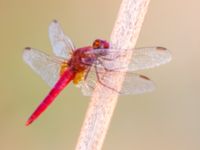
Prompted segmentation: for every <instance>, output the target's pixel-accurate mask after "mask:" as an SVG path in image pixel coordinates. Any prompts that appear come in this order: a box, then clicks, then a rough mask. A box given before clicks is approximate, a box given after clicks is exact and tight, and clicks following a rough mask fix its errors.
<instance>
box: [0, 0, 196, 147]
mask: <svg viewBox="0 0 200 150" xmlns="http://www.w3.org/2000/svg"><path fill="white" fill-rule="evenodd" d="M120 2H121V0H110V1H107V0H101V1H97V0H85V1H79V0H56V1H48V0H43V1H41V0H32V1H27V0H20V1H19V0H18V1H17V0H12V1H11V0H0V18H1V21H0V52H1V54H0V69H1V71H0V72H1V74H0V83H1V86H0V92H1V95H0V120H1V122H0V150H55V149H56V150H66V149H67V150H72V149H74V148H75V145H76V141H77V138H78V134H79V131H80V128H81V125H82V121H83V119H84V115H85V111H86V109H87V105H88V103H89V98H88V97H84V96H82V94H81V92H80V91H79V90H78V89H76V88H74V86H73V85H70V86H69V87H68V88H66V89H65V90H64V91H63V92H62V94H61V95H60V96H59V97H58V98H57V101H56V102H55V103H54V104H53V105H51V107H50V108H49V109H48V110H47V111H46V112H45V113H44V114H43V115H42V116H41V117H40V118H39V119H38V120H37V121H36V122H35V123H34V124H32V125H31V126H29V127H25V126H24V124H25V121H26V119H27V118H28V117H29V115H30V113H32V111H33V110H34V109H35V107H36V106H37V105H38V104H39V102H40V101H41V100H42V99H43V98H44V96H45V95H46V94H47V93H48V91H49V89H50V88H49V87H48V86H47V85H46V84H45V83H44V82H43V81H42V80H41V79H40V77H39V76H37V75H36V74H35V73H34V72H33V71H32V70H31V69H30V68H29V67H28V66H27V65H26V64H25V63H24V62H23V60H22V57H21V54H22V50H23V48H24V47H26V46H32V47H35V48H38V49H41V50H43V51H45V52H47V53H52V52H51V47H50V43H49V41H48V34H47V28H48V24H49V23H50V22H51V20H52V19H57V20H59V21H60V22H61V24H62V26H63V28H64V30H65V32H66V33H67V34H68V35H69V36H70V37H71V38H72V39H73V40H74V43H75V44H76V46H77V47H81V46H85V45H88V44H90V43H91V42H92V41H93V40H94V39H95V38H104V39H109V35H110V33H111V31H112V26H113V24H114V21H115V18H116V14H117V11H118V8H119V6H120ZM199 14H200V1H199V0H190V1H182V0H168V1H166V0H152V1H151V3H150V7H149V11H148V14H147V16H146V18H145V22H144V25H143V28H142V31H141V34H140V38H139V40H138V43H137V46H138V47H144V46H153V45H160V46H165V47H167V48H169V49H170V50H171V51H172V54H173V61H172V62H170V63H169V64H166V65H163V66H161V67H159V68H155V69H150V70H145V71H142V73H144V74H145V75H147V76H149V77H150V78H151V79H152V80H154V81H155V83H156V85H157V89H156V91H154V92H152V93H147V94H144V95H137V96H126V97H120V99H119V103H118V106H117V108H116V111H115V114H114V117H113V119H112V123H111V126H110V129H109V132H108V135H107V137H106V140H105V143H104V146H103V150H124V149H125V150H180V149H181V150H199V149H200V119H199V118H200V109H199V108H200V17H199Z"/></svg>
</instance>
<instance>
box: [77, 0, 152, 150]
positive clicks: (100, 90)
mask: <svg viewBox="0 0 200 150" xmlns="http://www.w3.org/2000/svg"><path fill="white" fill-rule="evenodd" d="M149 1H150V0H123V1H122V4H121V7H120V10H119V14H118V17H117V20H116V22H115V25H114V29H113V31H112V34H111V46H112V47H113V48H116V49H130V48H134V47H135V44H136V41H137V39H138V36H139V32H140V29H141V26H142V23H143V20H144V16H145V14H146V11H147V8H148V4H149ZM130 56H131V54H129V55H127V57H126V58H125V59H124V61H125V62H127V64H128V63H129V58H130ZM105 76H108V77H109V78H110V80H111V81H112V82H113V81H114V83H112V84H114V87H115V88H117V89H120V87H121V85H122V82H123V79H124V76H125V74H124V73H120V74H119V73H117V74H116V73H105ZM117 98H118V93H117V92H114V91H112V90H109V89H108V88H106V87H103V86H101V85H100V84H98V85H97V87H96V88H95V90H94V93H93V95H92V98H91V102H90V104H89V107H88V110H87V113H86V116H85V121H84V123H83V126H82V129H81V133H80V136H79V139H78V143H77V146H76V150H100V149H101V148H102V145H103V141H104V138H105V136H106V133H107V130H108V127H109V123H110V120H111V118H112V115H113V112H114V109H115V106H116V104H117Z"/></svg>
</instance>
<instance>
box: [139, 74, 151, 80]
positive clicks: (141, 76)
mask: <svg viewBox="0 0 200 150" xmlns="http://www.w3.org/2000/svg"><path fill="white" fill-rule="evenodd" d="M140 78H143V79H145V80H150V79H149V78H148V77H146V76H143V75H140Z"/></svg>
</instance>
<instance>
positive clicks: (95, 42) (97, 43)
mask: <svg viewBox="0 0 200 150" xmlns="http://www.w3.org/2000/svg"><path fill="white" fill-rule="evenodd" d="M92 47H93V48H94V49H97V48H100V47H101V42H100V40H95V41H94V42H93V45H92Z"/></svg>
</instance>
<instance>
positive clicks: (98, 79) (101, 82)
mask: <svg viewBox="0 0 200 150" xmlns="http://www.w3.org/2000/svg"><path fill="white" fill-rule="evenodd" d="M94 67H95V72H96V76H97V81H98V82H99V83H100V84H101V85H103V86H105V87H107V88H108V89H110V90H112V91H115V92H117V93H119V94H120V91H118V90H116V89H115V88H112V87H110V86H108V85H106V84H105V83H103V81H102V80H101V78H100V76H99V73H98V70H97V67H96V66H94Z"/></svg>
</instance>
